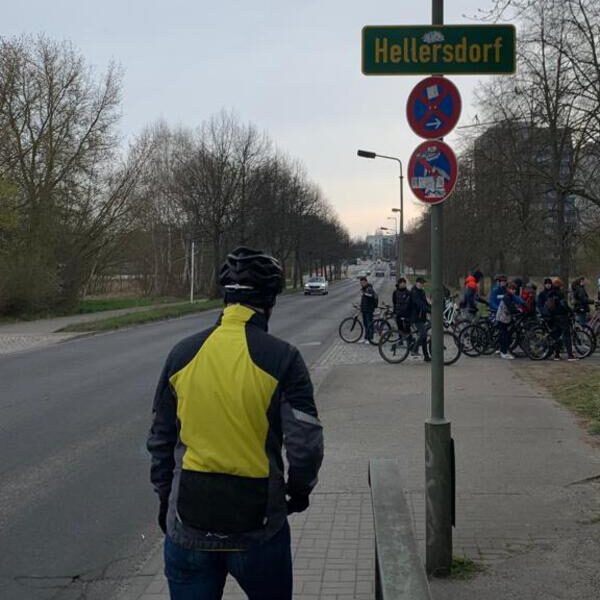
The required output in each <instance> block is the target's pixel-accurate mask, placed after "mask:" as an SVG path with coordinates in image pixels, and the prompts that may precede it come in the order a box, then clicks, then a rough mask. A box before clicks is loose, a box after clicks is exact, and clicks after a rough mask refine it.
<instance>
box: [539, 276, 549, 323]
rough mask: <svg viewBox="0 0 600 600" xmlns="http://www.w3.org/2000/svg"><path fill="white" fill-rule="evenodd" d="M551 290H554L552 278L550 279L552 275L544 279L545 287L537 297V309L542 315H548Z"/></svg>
mask: <svg viewBox="0 0 600 600" xmlns="http://www.w3.org/2000/svg"><path fill="white" fill-rule="evenodd" d="M550 292H552V279H550V277H546V279H544V289H543V290H542V291H541V292H540V293H539V294H538V297H537V309H538V311H539V313H540V315H542V317H548V311H547V310H546V302H547V301H548V296H549V295H550Z"/></svg>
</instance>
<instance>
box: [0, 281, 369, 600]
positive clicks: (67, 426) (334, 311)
mask: <svg viewBox="0 0 600 600" xmlns="http://www.w3.org/2000/svg"><path fill="white" fill-rule="evenodd" d="M357 299H358V283H357V282H356V281H355V280H351V281H347V282H343V283H341V284H339V285H336V286H334V287H332V289H331V291H330V293H329V295H328V296H325V297H304V296H302V295H290V296H284V297H282V298H281V299H280V301H279V303H278V305H277V307H276V312H275V314H274V316H273V319H272V323H271V332H272V333H274V334H275V335H277V336H279V337H282V338H284V339H286V340H289V341H290V342H292V343H294V344H295V345H297V346H298V347H299V348H300V350H301V351H302V354H303V355H304V357H305V359H306V361H307V363H308V364H309V365H310V364H311V363H312V362H314V361H315V360H316V359H317V358H318V356H319V355H320V354H321V353H322V352H323V351H324V350H325V349H326V348H327V346H328V345H329V343H330V342H331V341H332V339H333V338H334V336H335V335H337V327H338V324H339V322H340V320H341V319H342V317H344V316H346V314H348V313H349V310H350V303H351V302H352V301H354V300H357ZM217 314H218V313H217V312H215V311H211V312H207V313H203V314H202V315H201V316H197V315H196V316H190V317H186V318H182V319H178V320H174V321H168V322H162V323H157V324H151V325H145V326H140V327H136V328H132V329H128V330H125V331H120V332H115V333H109V334H101V335H96V336H92V337H86V338H79V339H76V340H72V341H69V342H65V343H61V344H58V345H56V346H53V347H50V348H44V349H40V350H35V351H30V352H25V353H22V354H17V355H13V356H5V357H0V456H1V457H2V459H1V460H0V598H1V599H2V600H38V599H43V600H49V599H52V600H75V599H84V598H85V599H86V600H100V599H102V600H107V599H110V598H113V597H115V595H116V593H117V590H118V589H122V588H123V587H124V586H126V585H128V583H129V582H130V581H132V579H133V578H135V574H136V570H137V569H138V567H139V565H141V564H143V562H144V561H145V560H146V558H147V556H148V555H149V554H150V552H151V551H152V549H153V548H155V547H156V544H157V542H158V540H159V537H160V534H159V531H158V529H157V526H156V525H155V517H156V508H157V503H156V500H155V496H154V494H153V492H152V490H151V487H150V484H149V481H148V467H149V457H148V455H147V453H146V449H145V439H146V434H147V431H148V427H149V424H150V416H151V405H152V397H153V393H154V387H155V385H156V381H157V379H158V375H159V372H160V369H161V366H162V363H163V361H164V359H165V357H166V355H167V354H168V352H169V350H170V349H171V347H172V346H173V345H174V344H175V343H176V342H177V341H178V340H180V339H182V338H183V337H186V336H187V335H190V334H191V333H193V332H194V331H197V330H201V329H204V328H206V327H208V326H210V325H212V324H213V323H214V321H215V320H216V318H217Z"/></svg>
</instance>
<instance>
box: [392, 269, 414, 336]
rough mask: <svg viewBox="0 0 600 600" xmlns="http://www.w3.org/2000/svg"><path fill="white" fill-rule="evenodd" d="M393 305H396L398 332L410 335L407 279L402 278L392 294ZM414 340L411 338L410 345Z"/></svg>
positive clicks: (395, 314)
mask: <svg viewBox="0 0 600 600" xmlns="http://www.w3.org/2000/svg"><path fill="white" fill-rule="evenodd" d="M392 304H393V305H394V316H395V318H396V325H397V326H398V331H399V332H400V333H402V334H405V335H410V312H411V304H410V290H409V289H408V288H407V287H406V279H405V278H404V277H400V278H399V279H398V282H397V283H396V289H395V290H394V293H393V294H392ZM411 342H412V340H411V339H410V338H409V343H411Z"/></svg>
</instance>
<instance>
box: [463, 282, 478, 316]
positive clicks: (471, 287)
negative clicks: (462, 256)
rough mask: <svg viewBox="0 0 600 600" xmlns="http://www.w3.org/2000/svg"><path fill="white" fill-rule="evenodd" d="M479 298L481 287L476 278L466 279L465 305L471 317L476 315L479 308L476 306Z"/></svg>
mask: <svg viewBox="0 0 600 600" xmlns="http://www.w3.org/2000/svg"><path fill="white" fill-rule="evenodd" d="M478 297H479V286H478V285H477V280H476V279H475V277H473V275H469V276H468V277H467V278H466V279H465V288H464V296H463V305H464V307H465V309H466V310H467V311H468V312H469V313H470V315H474V314H475V313H476V312H477V306H475V303H476V302H477V300H478Z"/></svg>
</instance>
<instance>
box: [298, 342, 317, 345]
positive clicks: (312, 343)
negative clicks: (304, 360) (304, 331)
mask: <svg viewBox="0 0 600 600" xmlns="http://www.w3.org/2000/svg"><path fill="white" fill-rule="evenodd" d="M322 343H323V342H303V343H301V344H298V346H320V345H321V344H322Z"/></svg>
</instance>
